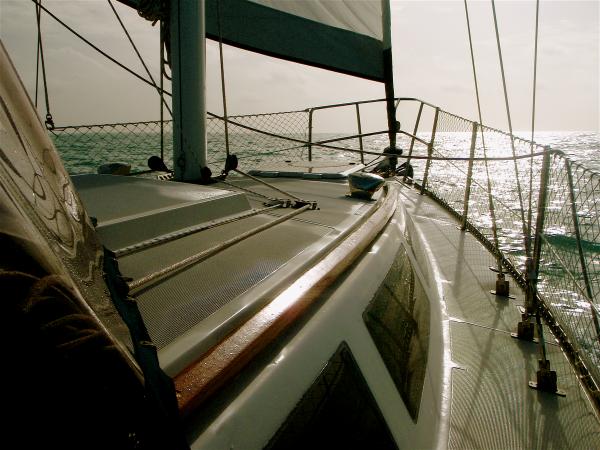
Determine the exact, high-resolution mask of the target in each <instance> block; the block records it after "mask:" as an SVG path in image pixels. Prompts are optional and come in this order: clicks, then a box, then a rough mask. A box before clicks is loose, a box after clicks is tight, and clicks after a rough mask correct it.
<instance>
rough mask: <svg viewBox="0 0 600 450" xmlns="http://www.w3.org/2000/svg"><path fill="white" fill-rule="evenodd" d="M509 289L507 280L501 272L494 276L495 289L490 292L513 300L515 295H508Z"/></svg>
mask: <svg viewBox="0 0 600 450" xmlns="http://www.w3.org/2000/svg"><path fill="white" fill-rule="evenodd" d="M509 291H510V289H509V283H508V280H507V279H506V278H505V277H504V274H503V273H499V274H498V277H497V278H496V290H495V291H490V292H491V293H492V294H494V295H496V296H498V297H506V298H512V299H513V300H514V299H515V296H514V295H510V293H509Z"/></svg>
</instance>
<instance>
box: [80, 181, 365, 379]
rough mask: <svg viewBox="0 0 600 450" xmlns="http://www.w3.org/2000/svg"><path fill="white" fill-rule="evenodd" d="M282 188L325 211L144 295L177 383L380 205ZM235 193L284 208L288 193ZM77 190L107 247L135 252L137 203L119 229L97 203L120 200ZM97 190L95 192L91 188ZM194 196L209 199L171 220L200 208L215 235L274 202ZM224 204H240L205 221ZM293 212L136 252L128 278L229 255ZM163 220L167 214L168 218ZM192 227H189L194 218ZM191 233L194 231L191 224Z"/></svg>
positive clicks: (320, 186) (219, 188) (126, 265)
mask: <svg viewBox="0 0 600 450" xmlns="http://www.w3.org/2000/svg"><path fill="white" fill-rule="evenodd" d="M117 178H119V177H117ZM121 180H125V181H126V178H125V177H121ZM136 181H137V180H136ZM273 181H275V182H276V184H277V186H278V188H279V189H281V190H284V191H289V192H290V193H292V194H293V195H294V196H296V197H300V198H302V199H305V200H308V201H316V202H317V205H318V209H316V210H308V211H305V212H302V213H301V214H300V215H298V216H296V217H294V218H292V219H290V220H286V221H284V222H283V223H280V224H277V225H275V226H273V227H272V228H268V229H266V230H264V231H262V232H260V233H258V234H256V235H253V236H250V237H248V238H247V239H244V240H242V241H241V242H239V243H237V244H235V245H234V246H231V247H229V248H225V249H223V250H221V251H219V252H218V253H216V254H215V255H213V256H211V257H210V258H208V259H206V260H204V261H200V262H198V263H197V264H194V265H192V266H190V267H189V268H187V269H186V270H182V271H179V272H177V273H176V274H174V275H173V276H168V277H165V278H164V279H163V280H160V282H157V283H156V284H151V285H150V286H148V287H147V288H144V289H142V290H140V292H138V293H137V294H136V298H137V300H138V305H139V308H140V311H141V313H142V315H143V317H144V321H145V323H146V326H147V327H148V330H149V333H150V335H151V337H152V339H153V342H154V343H155V344H156V345H157V346H158V348H159V349H161V353H160V354H161V362H162V363H163V365H164V366H165V369H166V370H167V371H168V372H169V373H171V374H175V373H177V372H178V371H180V370H182V369H183V368H184V367H185V365H187V364H189V363H190V362H191V361H190V359H189V358H188V357H187V356H186V355H198V354H202V352H204V351H206V350H208V349H209V348H210V347H212V346H213V345H214V344H216V343H217V342H218V341H219V340H220V339H222V338H223V337H224V336H225V335H226V334H227V333H229V332H230V331H231V330H232V329H234V328H235V327H236V326H238V325H239V324H240V323H241V322H242V321H243V320H244V319H245V318H248V317H249V316H250V315H251V314H252V313H253V312H255V311H256V310H257V308H260V307H261V306H263V305H264V304H265V303H266V302H268V300H269V299H270V298H272V296H273V295H274V294H275V293H276V291H277V290H278V289H281V288H280V287H279V286H280V285H281V284H282V282H283V281H284V280H286V279H288V278H289V277H293V276H294V275H295V274H296V275H297V274H298V273H301V272H302V271H303V270H306V268H307V267H308V265H309V264H310V262H311V261H312V260H313V259H318V258H320V257H322V255H323V252H324V251H326V249H327V248H328V246H329V245H331V243H332V242H334V241H335V240H336V238H337V237H338V236H340V235H341V234H343V233H344V232H345V231H347V230H348V229H350V228H351V227H352V226H354V225H355V224H356V223H357V222H359V221H360V219H361V216H362V214H363V213H365V212H366V211H368V210H369V209H370V208H371V207H372V206H373V204H374V203H375V201H374V200H371V201H365V200H359V199H354V198H350V197H348V196H347V194H348V187H347V185H345V184H343V183H338V182H331V181H330V182H325V181H311V182H309V183H307V182H306V181H303V180H299V179H291V178H280V179H277V180H273ZM158 183H160V182H158ZM228 183H232V184H233V185H237V186H240V187H242V188H244V189H249V190H250V191H252V192H256V193H257V194H263V195H266V196H268V197H277V198H285V195H284V194H282V193H281V192H277V191H274V190H273V189H271V188H269V187H267V186H264V185H262V184H260V183H257V182H256V181H253V180H249V179H236V178H230V179H228ZM76 184H78V185H79V186H80V188H82V190H83V192H82V197H83V198H84V201H85V200H86V198H88V202H87V203H88V208H89V210H90V214H91V215H93V216H94V215H95V216H98V217H99V222H98V229H99V230H104V235H103V236H102V237H103V240H104V242H105V245H107V246H108V247H109V248H111V250H116V251H118V250H119V245H117V244H121V245H128V246H130V245H131V244H133V245H135V242H131V239H126V238H124V237H123V232H122V231H121V230H126V234H128V235H130V236H135V230H134V229H133V228H132V227H131V226H130V225H129V222H130V218H131V217H133V218H134V219H135V220H138V219H139V217H138V216H139V215H140V214H139V212H138V211H137V210H138V209H139V206H137V205H135V203H134V204H133V205H132V206H131V207H130V208H133V209H135V213H136V214H129V213H128V212H122V213H121V216H122V217H119V218H116V219H115V218H114V217H112V216H111V217H110V218H109V219H110V220H106V221H103V220H102V214H98V212H100V213H101V212H102V208H100V207H99V206H96V205H98V200H101V201H100V203H102V202H107V201H108V202H115V199H118V198H120V196H119V195H115V193H113V192H111V193H108V194H105V193H103V192H102V186H100V187H98V186H96V187H95V189H96V191H94V192H93V197H94V199H95V200H96V201H94V199H91V198H89V197H90V196H91V194H90V191H89V189H88V191H87V192H86V186H83V184H84V183H82V182H81V180H79V181H76ZM162 184H166V185H169V184H170V183H162ZM88 185H94V183H93V182H88ZM188 186H190V187H189V189H191V190H194V188H197V190H199V191H200V192H201V193H200V194H199V195H198V197H199V198H200V199H201V200H199V201H198V202H199V203H198V204H195V203H193V202H191V204H190V203H189V202H190V198H191V197H193V195H192V194H187V195H186V198H185V199H184V200H182V202H183V203H182V205H183V206H182V205H180V204H178V203H177V202H176V201H173V200H170V201H172V203H173V204H172V205H171V209H172V214H181V213H180V210H182V209H183V208H184V207H186V208H187V209H190V208H195V209H192V213H191V217H194V215H195V217H197V222H206V224H207V225H210V224H211V223H212V222H214V220H219V219H228V218H232V217H234V218H235V217H236V214H239V213H244V212H248V211H250V210H251V209H260V208H264V202H266V201H268V199H266V198H264V197H261V196H259V195H254V194H252V193H248V191H242V190H238V189H236V188H235V187H232V185H231V184H219V185H213V186H211V187H210V188H206V187H202V186H191V185H188ZM145 187H146V188H147V186H145ZM121 189H124V187H121ZM207 189H208V190H214V191H216V192H217V194H216V198H217V201H215V202H207V201H206V200H205V199H206V198H207V197H208V198H210V197H211V196H210V195H208V194H204V193H203V191H204V190H207ZM154 191H158V189H155V190H154ZM154 191H153V192H154ZM80 192H81V191H80ZM223 192H229V194H230V195H229V196H227V195H224V194H223ZM240 193H242V194H245V195H244V197H246V198H247V201H248V202H249V203H248V204H247V205H246V210H245V211H242V210H241V209H240V201H239V200H237V199H236V196H239V195H240ZM167 196H170V194H168V195H167ZM107 198H108V200H107ZM125 201H127V198H125ZM223 201H226V202H229V203H232V204H233V207H231V208H230V209H229V210H227V209H223V208H222V209H223V211H221V213H220V214H221V217H214V216H215V215H214V214H213V215H211V214H210V213H207V212H206V210H211V209H214V208H218V206H215V205H218V204H219V203H220V202H223ZM150 203H152V202H150ZM123 208H124V209H127V208H126V207H123ZM98 210H100V211H98ZM291 211H293V209H291V208H279V209H273V210H270V211H268V212H266V213H261V214H258V215H255V216H251V217H244V218H242V219H239V220H234V221H232V222H230V223H225V224H223V225H219V226H216V227H213V228H208V229H204V230H202V231H200V232H197V233H192V234H189V235H187V236H182V237H180V238H178V239H175V240H172V241H170V242H167V243H164V244H160V245H156V246H151V247H149V248H146V249H143V250H141V251H136V252H134V253H132V254H128V255H125V256H122V257H120V258H119V265H120V269H121V271H122V273H123V274H124V276H126V277H129V278H132V279H134V280H137V279H139V278H142V277H144V276H146V275H148V274H151V273H153V272H156V271H159V270H161V269H164V268H165V267H168V266H170V265H172V264H175V263H177V262H178V261H181V260H183V259H185V258H188V257H190V256H192V255H194V254H197V253H199V252H202V251H205V250H207V249H210V248H213V247H215V246H218V245H222V244H223V243H225V242H226V241H228V240H230V239H232V238H235V237H237V236H239V235H241V234H242V233H246V232H249V231H251V230H253V229H254V228H256V227H259V226H263V225H265V224H268V223H269V222H271V221H273V220H274V219H276V218H278V217H281V216H283V215H285V214H289V213H290V212H291ZM160 212H161V213H163V211H162V209H161V210H160ZM166 213H167V214H166V215H164V216H163V215H160V216H156V217H154V219H155V220H154V222H161V221H162V222H164V223H165V224H166V225H165V227H166V228H165V227H163V226H158V227H157V228H158V230H159V231H173V230H171V229H170V228H173V227H170V222H171V220H170V218H169V215H168V211H167V212H166ZM207 214H208V215H207ZM188 215H189V214H188ZM142 216H144V215H143V214H142ZM186 220H187V221H188V222H189V220H190V218H189V217H188V218H187V219H186ZM107 222H108V225H114V226H112V227H108V226H107ZM184 225H185V226H188V225H191V224H190V223H187V222H185V223H184ZM154 227H155V228H156V226H154ZM147 230H148V227H145V229H144V232H147ZM140 231H141V230H140ZM158 234H160V233H158ZM147 238H148V236H145V235H144V236H142V235H140V239H139V240H140V241H143V240H145V239H147Z"/></svg>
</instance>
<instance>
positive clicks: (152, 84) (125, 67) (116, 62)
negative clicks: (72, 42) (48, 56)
mask: <svg viewBox="0 0 600 450" xmlns="http://www.w3.org/2000/svg"><path fill="white" fill-rule="evenodd" d="M31 1H32V2H33V3H35V4H36V5H38V6H39V7H40V8H41V9H42V10H44V12H45V13H46V14H48V15H49V16H50V17H52V18H53V19H54V20H56V21H57V22H58V23H59V24H61V25H62V26H63V27H65V28H66V29H67V30H69V31H70V32H71V33H73V34H74V35H75V36H77V37H78V38H79V39H81V40H82V41H83V42H85V43H86V44H87V45H89V46H90V47H92V48H93V49H94V50H96V51H97V52H98V53H100V54H101V55H102V56H104V57H105V58H107V59H108V60H110V61H111V62H113V63H115V64H116V65H117V66H119V67H120V68H122V69H124V70H126V71H127V72H129V73H130V74H131V75H133V76H134V77H136V78H138V79H139V80H141V81H143V82H144V83H146V84H147V85H149V86H152V87H153V88H155V89H158V87H157V86H156V85H155V84H154V83H152V82H151V81H149V80H147V79H146V78H144V77H143V76H141V75H139V74H138V73H136V72H135V71H133V70H131V69H130V68H129V67H127V66H125V65H124V64H122V63H120V62H119V61H117V60H116V59H115V58H113V57H112V56H110V55H109V54H108V53H106V52H104V51H103V50H101V49H100V48H98V47H97V46H95V45H94V44H92V43H91V42H90V41H89V40H87V39H86V38H84V37H83V36H82V35H81V34H79V33H78V32H77V31H75V30H74V29H73V28H71V27H70V26H68V25H67V24H66V23H64V22H63V21H62V20H60V19H59V18H58V17H56V16H55V15H54V14H52V13H51V12H50V11H49V10H48V9H47V8H46V7H44V6H43V5H42V4H41V3H40V0H31ZM162 92H164V93H165V94H166V95H169V96H170V95H171V93H170V92H166V91H162Z"/></svg>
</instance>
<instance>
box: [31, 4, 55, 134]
mask: <svg viewBox="0 0 600 450" xmlns="http://www.w3.org/2000/svg"><path fill="white" fill-rule="evenodd" d="M40 2H41V0H40ZM41 6H42V5H41V3H40V4H39V5H37V7H36V18H37V29H38V39H37V44H38V48H37V49H38V62H37V64H36V75H35V76H36V78H35V81H36V85H35V106H36V107H37V100H38V75H39V63H40V62H41V63H42V79H43V82H44V98H45V100H46V128H48V129H49V130H52V129H54V121H53V120H52V114H51V113H50V100H49V95H48V81H47V78H46V60H45V58H44V46H43V43H42V16H41V11H40V7H41Z"/></svg>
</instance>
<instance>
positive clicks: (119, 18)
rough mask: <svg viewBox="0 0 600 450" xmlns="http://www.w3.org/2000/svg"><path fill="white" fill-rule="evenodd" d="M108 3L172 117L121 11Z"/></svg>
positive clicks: (110, 2) (109, 0) (109, 1)
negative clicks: (120, 14)
mask: <svg viewBox="0 0 600 450" xmlns="http://www.w3.org/2000/svg"><path fill="white" fill-rule="evenodd" d="M107 1H108V4H109V6H110V9H112V11H113V13H115V17H116V18H117V20H118V21H119V24H120V25H121V28H122V29H123V31H124V32H125V36H127V39H128V40H129V43H130V44H131V46H132V47H133V51H134V52H135V54H136V55H137V57H138V59H139V60H140V63H142V66H143V67H144V69H145V70H146V74H147V75H148V78H150V80H151V81H152V84H153V85H154V87H155V88H156V92H158V95H159V96H160V98H161V100H162V101H163V102H164V105H165V107H166V108H167V111H169V114H170V115H171V117H172V116H173V114H172V113H171V109H170V108H169V105H168V104H167V103H166V102H165V101H164V97H163V96H162V95H161V90H162V88H159V87H158V86H157V85H156V81H154V77H153V76H152V74H151V73H150V70H149V69H148V66H147V65H146V62H145V61H144V58H142V55H141V54H140V52H139V50H138V48H137V46H136V45H135V42H133V39H132V38H131V35H130V34H129V31H127V28H126V27H125V24H124V23H123V21H122V20H121V16H119V13H118V12H117V10H116V9H115V7H114V5H113V3H112V1H111V0H107Z"/></svg>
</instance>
